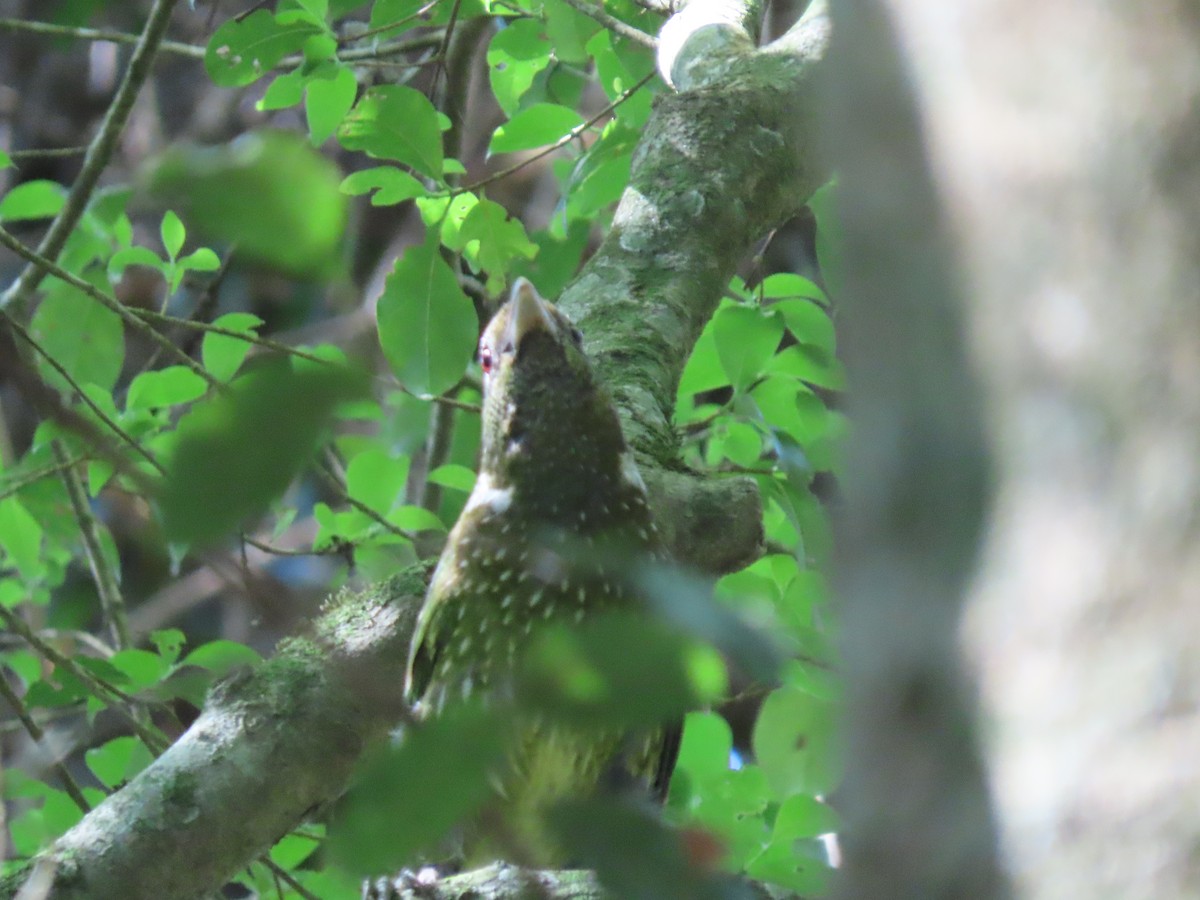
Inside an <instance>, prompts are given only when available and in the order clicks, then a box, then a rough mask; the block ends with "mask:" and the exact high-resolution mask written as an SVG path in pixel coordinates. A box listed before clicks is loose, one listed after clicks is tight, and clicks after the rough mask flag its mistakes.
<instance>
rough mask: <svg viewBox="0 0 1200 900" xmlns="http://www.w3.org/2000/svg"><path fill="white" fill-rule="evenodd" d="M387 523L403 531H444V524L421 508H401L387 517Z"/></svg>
mask: <svg viewBox="0 0 1200 900" xmlns="http://www.w3.org/2000/svg"><path fill="white" fill-rule="evenodd" d="M388 521H389V522H391V523H392V524H393V525H395V526H396V527H397V528H403V529H404V530H405V531H413V532H416V531H445V530H446V525H445V523H444V522H442V520H441V519H439V518H438V517H437V516H435V515H434V514H433V513H431V512H430V511H429V510H427V509H425V508H424V507H423V506H402V507H400V508H399V509H398V510H396V511H395V512H394V513H392V514H391V515H390V516H388Z"/></svg>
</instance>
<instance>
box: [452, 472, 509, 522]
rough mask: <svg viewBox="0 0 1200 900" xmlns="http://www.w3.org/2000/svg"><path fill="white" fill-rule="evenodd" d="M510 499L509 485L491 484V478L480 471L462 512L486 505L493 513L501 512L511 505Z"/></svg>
mask: <svg viewBox="0 0 1200 900" xmlns="http://www.w3.org/2000/svg"><path fill="white" fill-rule="evenodd" d="M512 499H513V491H512V488H511V487H507V488H498V487H496V486H495V485H494V484H492V479H491V477H490V476H489V475H488V474H487V473H486V472H480V473H479V477H478V478H477V479H476V480H475V489H474V490H473V491H471V496H470V497H468V498H467V506H466V509H464V510H463V512H464V513H466V512H468V511H470V510H472V509H476V508H477V507H480V506H486V507H487V508H488V509H490V510H491V511H492V512H494V513H502V512H504V511H505V510H507V509H508V508H509V507H510V506H512Z"/></svg>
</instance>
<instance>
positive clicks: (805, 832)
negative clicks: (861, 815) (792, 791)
mask: <svg viewBox="0 0 1200 900" xmlns="http://www.w3.org/2000/svg"><path fill="white" fill-rule="evenodd" d="M840 825H841V822H840V820H839V819H838V814H837V813H836V812H834V811H833V808H832V807H831V806H829V805H828V804H826V803H822V802H821V801H820V800H818V799H816V798H815V797H809V796H806V795H804V794H796V795H795V796H792V797H788V798H787V799H786V800H784V801H783V803H782V804H781V805H780V807H779V812H778V813H776V815H775V832H774V835H773V838H772V839H773V840H776V841H781V840H783V841H792V840H795V839H796V838H808V837H819V836H820V835H822V834H831V833H833V832H836V831H837V830H838V828H839V827H840Z"/></svg>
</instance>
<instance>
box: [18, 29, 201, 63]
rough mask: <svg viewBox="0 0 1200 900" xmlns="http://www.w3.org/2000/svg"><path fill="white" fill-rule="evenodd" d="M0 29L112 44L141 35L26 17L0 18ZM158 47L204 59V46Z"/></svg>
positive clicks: (174, 43) (175, 43) (169, 43)
mask: <svg viewBox="0 0 1200 900" xmlns="http://www.w3.org/2000/svg"><path fill="white" fill-rule="evenodd" d="M0 31H25V32H29V33H32V34H44V35H48V36H50V37H66V38H76V39H77V40H81V41H109V42H110V43H113V44H136V43H137V42H138V41H140V40H141V39H142V35H137V34H128V33H126V32H124V31H112V30H110V29H107V28H76V27H75V26H72V25H53V24H51V23H50V22H33V21H30V20H28V19H0ZM158 49H159V50H162V51H163V52H164V53H177V54H179V55H180V56H190V57H191V58H192V59H204V53H205V48H204V47H197V46H196V45H195V44H182V43H180V42H179V41H160V42H159V44H158Z"/></svg>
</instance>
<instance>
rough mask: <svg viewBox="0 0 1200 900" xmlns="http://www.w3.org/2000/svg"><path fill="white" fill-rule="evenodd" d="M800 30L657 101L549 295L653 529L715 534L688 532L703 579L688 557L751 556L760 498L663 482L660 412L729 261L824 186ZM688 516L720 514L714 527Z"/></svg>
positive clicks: (814, 30) (726, 484)
mask: <svg viewBox="0 0 1200 900" xmlns="http://www.w3.org/2000/svg"><path fill="white" fill-rule="evenodd" d="M731 10H732V8H731V7H729V6H721V7H720V8H719V10H718V13H719V12H722V11H723V12H724V14H726V16H727V18H728V17H729V16H731V15H733V14H734V12H736V15H735V16H734V18H735V19H736V20H737V21H738V22H741V23H742V25H741V26H739V27H741V28H743V31H742V34H743V37H745V40H746V42H749V36H748V34H749V32H746V31H745V30H744V27H745V23H746V21H747V20H753V19H754V17H755V15H756V13H754V12H753V4H751V5H748V6H745V7H739V8H738V10H736V11H731ZM685 15H688V14H687V13H686V12H685V13H680V16H685ZM714 15H717V13H714ZM675 21H676V20H674V19H673V20H672V22H675ZM687 21H691V20H687ZM672 22H668V24H667V26H665V27H664V33H665V32H667V31H668V30H669V29H670V28H672ZM686 25H687V22H686V21H685V26H686ZM688 27H690V26H688ZM723 27H724V26H723ZM730 27H732V26H730ZM799 31H800V32H801V33H802V34H803V35H804V37H805V39H804V40H803V41H802V42H800V43H799V44H798V46H800V47H802V48H803V50H804V53H803V55H798V54H794V53H789V52H784V51H781V50H779V49H773V50H772V51H771V52H762V51H758V52H744V53H741V52H739V54H738V56H737V58H736V59H733V60H730V59H729V58H720V59H718V60H717V61H716V68H715V69H714V72H715V73H716V74H711V73H710V76H706V77H705V78H704V80H703V83H704V87H703V88H701V89H697V90H691V91H685V92H682V93H679V94H675V95H673V96H667V97H664V98H662V99H661V100H660V101H659V102H658V104H657V106H656V107H655V115H654V116H653V117H652V118H651V120H650V122H649V124H648V125H647V128H646V131H645V133H644V135H643V138H642V142H641V144H640V146H639V147H638V150H637V152H636V153H635V154H634V165H633V172H632V175H631V178H630V185H629V187H628V188H627V189H626V191H625V194H624V196H623V197H622V198H621V203H620V205H619V206H618V208H617V212H616V215H615V217H614V219H613V224H612V228H611V230H610V232H609V234H608V235H607V237H606V238H605V239H604V242H603V243H602V244H601V245H600V248H599V249H598V250H597V252H596V254H595V255H594V256H593V257H592V259H591V260H590V261H589V262H588V264H587V266H586V267H585V268H584V270H583V271H582V272H581V273H580V275H579V277H578V278H576V280H575V281H574V282H573V283H572V284H571V285H570V286H569V287H568V288H567V289H566V291H564V293H563V295H562V297H561V298H560V300H559V303H560V305H561V306H562V307H563V308H564V309H565V310H566V311H567V312H568V313H569V314H570V315H571V316H572V317H573V318H574V319H575V321H576V322H577V323H578V324H579V326H580V328H581V329H582V330H583V333H584V335H586V339H587V350H588V352H589V354H590V355H591V356H592V358H593V359H594V360H595V361H596V364H597V367H598V369H599V370H600V373H601V375H602V376H603V378H604V379H605V381H606V382H607V383H608V384H609V385H610V386H611V388H612V390H613V396H614V399H615V400H616V402H617V406H618V408H619V409H620V411H621V414H622V418H623V420H624V426H625V432H626V435H627V436H628V438H629V440H630V441H631V443H632V444H633V446H634V447H635V448H636V450H637V451H638V454H639V456H640V457H641V459H642V461H643V463H644V464H645V466H644V467H645V470H646V471H645V474H646V480H647V483H649V484H650V485H651V487H652V490H653V493H654V495H655V496H654V499H655V500H656V503H657V505H656V509H658V510H659V515H658V518H659V520H660V524H665V525H666V527H667V528H681V529H684V530H687V526H686V525H685V524H683V523H684V522H686V521H688V520H692V521H698V520H708V521H709V523H710V525H718V527H716V528H712V529H710V530H709V531H707V532H705V533H703V534H701V533H699V532H695V533H693V536H694V537H696V538H697V539H698V545H697V546H696V547H695V548H693V550H695V551H696V553H695V555H693V554H692V553H691V552H689V553H688V556H690V557H691V558H692V559H706V560H707V561H708V564H706V565H703V566H702V568H703V569H704V570H705V571H713V567H712V565H711V561H712V560H713V559H714V557H713V556H711V555H709V556H707V557H701V556H699V554H701V553H706V552H710V551H711V552H718V547H717V546H716V545H717V544H718V543H719V544H720V550H719V553H718V556H719V557H720V558H721V559H724V560H727V561H728V562H729V563H731V564H732V563H734V562H735V560H736V561H738V563H745V562H746V561H748V560H749V559H751V558H753V556H754V554H755V553H756V552H758V550H759V546H758V543H759V541H760V540H761V533H760V532H759V530H758V528H757V526H755V527H751V526H750V524H749V523H751V522H757V521H759V519H760V515H759V513H760V510H759V505H758V504H759V498H758V492H757V490H756V489H755V488H754V486H753V484H752V483H750V482H749V481H748V480H745V481H744V483H743V484H742V486H740V487H738V486H735V485H737V484H738V482H737V481H736V480H712V479H695V478H686V477H681V476H679V475H677V474H676V475H667V474H666V473H664V472H663V471H662V470H663V467H667V468H670V467H671V466H673V465H674V464H675V460H676V451H677V441H676V437H675V433H674V430H673V428H672V425H671V411H672V410H673V408H674V405H675V393H676V388H677V386H678V383H679V375H680V373H681V372H682V371H683V366H684V363H685V362H686V361H687V358H688V354H689V353H690V352H691V349H692V345H693V344H694V343H695V341H696V338H697V337H698V336H699V335H700V331H701V329H703V327H704V324H705V322H707V321H708V319H709V317H710V316H711V315H712V313H713V310H714V309H715V308H716V305H717V302H718V301H719V300H720V297H721V293H722V291H723V290H724V289H725V286H726V285H727V284H728V283H729V278H730V276H732V275H733V272H734V270H735V267H736V266H737V263H738V262H739V260H741V259H742V258H743V256H744V255H745V254H746V253H747V252H748V251H749V249H750V247H751V246H752V244H753V243H754V241H755V240H757V239H758V238H760V237H761V236H762V235H763V234H765V233H767V232H768V231H769V230H770V229H771V228H773V227H775V226H777V225H779V224H780V223H781V222H784V221H786V220H787V219H788V218H790V217H791V216H793V215H795V214H796V213H797V212H799V211H800V209H801V208H802V207H803V206H804V204H805V202H807V200H808V198H809V196H811V194H812V192H813V191H814V190H815V189H816V188H817V187H819V186H820V185H821V184H822V183H824V181H825V180H826V178H827V177H828V172H827V169H826V168H825V167H824V165H822V163H821V162H820V161H819V158H818V155H817V152H816V129H817V124H816V117H817V103H818V91H817V89H816V86H815V81H816V78H815V76H816V73H817V71H818V68H819V63H820V61H821V59H822V56H823V52H824V47H825V44H826V42H827V41H828V37H829V24H828V19H827V17H826V16H825V15H824V12H823V9H818V10H817V11H816V12H813V13H812V14H811V15H808V16H807V17H806V19H805V21H804V24H803V25H802V26H801V27H800V28H799ZM690 45H691V41H690V40H687V39H685V40H684V41H683V42H682V43H681V44H680V45H679V47H681V48H682V49H683V50H684V51H686V52H687V53H690V52H691V51H690V49H689V48H690ZM698 71H699V70H697V74H696V78H697V79H699V77H700V76H699V74H698ZM689 509H690V510H702V509H707V510H714V509H721V510H724V512H723V516H724V517H725V520H724V522H721V516H720V515H719V516H718V518H717V521H716V522H714V521H713V520H712V519H711V517H710V516H707V515H704V514H701V513H693V512H688V510H689ZM725 523H729V524H730V525H733V526H734V528H733V530H732V531H733V533H730V532H729V531H726V530H725V529H724V528H723V527H720V526H721V525H724V524H725ZM731 538H732V539H734V540H738V541H745V543H741V544H739V545H734V544H733V543H731V541H730V539H731ZM689 561H690V560H689Z"/></svg>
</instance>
